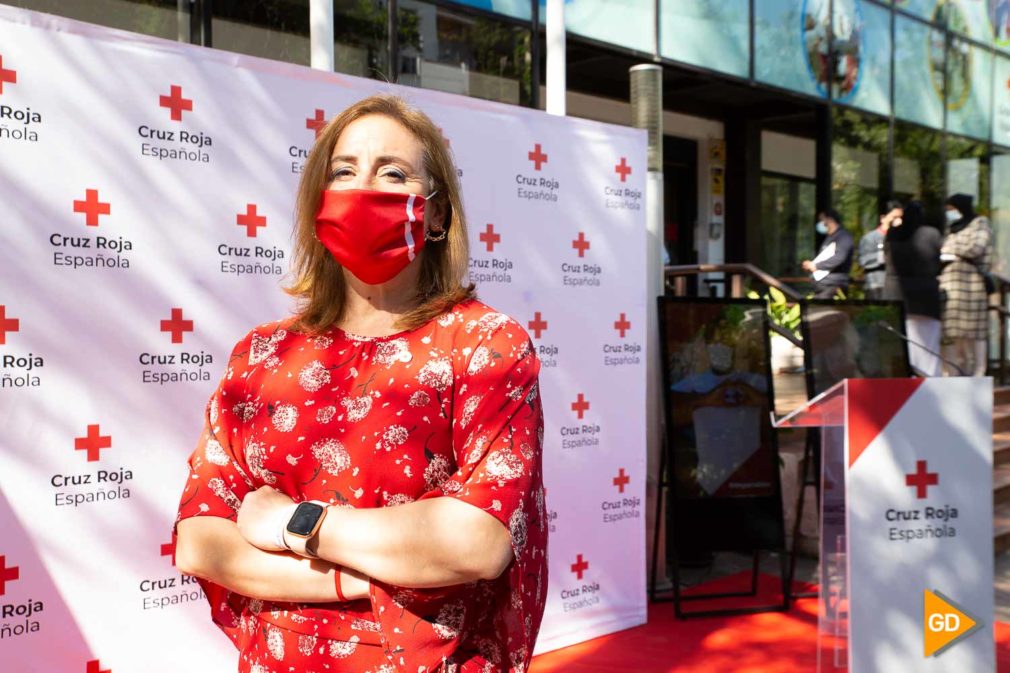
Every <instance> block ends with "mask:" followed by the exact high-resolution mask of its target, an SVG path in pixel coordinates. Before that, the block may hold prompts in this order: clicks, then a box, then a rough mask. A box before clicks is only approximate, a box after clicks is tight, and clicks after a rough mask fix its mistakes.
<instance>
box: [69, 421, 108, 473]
mask: <svg viewBox="0 0 1010 673" xmlns="http://www.w3.org/2000/svg"><path fill="white" fill-rule="evenodd" d="M109 448H112V435H103V434H102V432H101V430H99V429H98V424H97V423H95V424H93V425H89V426H88V434H87V435H86V436H84V437H77V438H75V439H74V450H75V451H87V452H88V462H89V463H94V462H96V461H97V460H98V459H99V458H101V453H100V452H101V450H102V449H109Z"/></svg>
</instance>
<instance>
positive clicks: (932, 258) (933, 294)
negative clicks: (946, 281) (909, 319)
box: [884, 205, 943, 320]
mask: <svg viewBox="0 0 1010 673" xmlns="http://www.w3.org/2000/svg"><path fill="white" fill-rule="evenodd" d="M903 220H904V221H903V223H902V225H901V226H900V227H891V228H890V229H889V230H888V231H887V239H886V243H885V246H884V249H885V254H886V257H887V278H886V279H885V280H884V299H897V300H899V301H903V302H904V303H905V313H906V314H907V315H922V316H926V317H929V318H936V319H937V320H939V319H940V281H939V279H938V276H939V275H940V246H941V244H942V243H943V236H942V235H941V234H940V231H939V230H938V229H936V228H934V227H931V226H929V225H927V224H925V222H924V217H923V215H922V213H921V211H920V210H918V209H917V208H916V207H915V206H912V205H910V206H908V207H906V209H905V216H904V218H903Z"/></svg>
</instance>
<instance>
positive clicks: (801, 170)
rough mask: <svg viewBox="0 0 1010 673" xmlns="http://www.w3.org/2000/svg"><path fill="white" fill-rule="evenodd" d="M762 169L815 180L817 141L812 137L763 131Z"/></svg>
mask: <svg viewBox="0 0 1010 673" xmlns="http://www.w3.org/2000/svg"><path fill="white" fill-rule="evenodd" d="M761 170H762V171H771V172H773V173H783V174H785V175H795V176H796V177H800V178H809V179H811V180H813V179H814V177H816V175H817V143H815V142H814V141H813V140H811V139H810V138H798V137H796V136H787V135H785V134H784V133H775V132H773V131H762V132H761Z"/></svg>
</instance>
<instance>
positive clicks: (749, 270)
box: [663, 264, 1010, 301]
mask: <svg viewBox="0 0 1010 673" xmlns="http://www.w3.org/2000/svg"><path fill="white" fill-rule="evenodd" d="M663 271H664V273H665V275H666V278H667V282H669V279H670V278H673V279H674V283H675V284H677V283H678V279H682V278H686V277H687V276H696V275H698V274H702V273H724V274H727V275H729V276H730V277H731V280H732V281H734V287H733V288H732V289H731V296H734V297H739V296H741V295H742V294H743V292H742V289H743V286H742V285H740V286H739V287H736V281H738V280H739V279H741V278H742V277H743V276H750V277H752V278H754V279H755V280H757V281H759V282H761V283H763V284H765V285H767V286H768V287H774V288H775V289H776V290H778V291H779V292H781V293H782V294H784V295H785V296H786V297H787V298H789V299H791V300H793V301H801V300H802V299H803V295H801V294H800V293H799V292H797V291H796V290H794V289H793V288H791V287H789V286H788V285H786V284H785V283H783V282H782V281H780V280H779V279H778V278H776V277H775V276H772V275H771V274H769V273H767V272H765V271H762V270H761V269H759V268H757V267H756V266H754V265H753V264H679V265H672V266H666V267H664V269H663ZM1007 282H1008V284H1010V281H1007ZM674 289H675V290H679V289H681V288H674ZM677 294H683V292H682V291H681V292H677Z"/></svg>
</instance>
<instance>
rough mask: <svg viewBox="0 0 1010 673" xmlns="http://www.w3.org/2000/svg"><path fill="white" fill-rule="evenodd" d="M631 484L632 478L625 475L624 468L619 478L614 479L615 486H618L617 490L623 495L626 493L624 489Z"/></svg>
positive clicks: (619, 472) (619, 473)
mask: <svg viewBox="0 0 1010 673" xmlns="http://www.w3.org/2000/svg"><path fill="white" fill-rule="evenodd" d="M630 482H631V477H629V476H628V475H626V474H624V468H623V467H622V468H621V469H620V471H618V473H617V476H616V477H614V486H616V487H617V490H619V491H620V492H621V493H624V487H625V486H627V485H628V484H629V483H630Z"/></svg>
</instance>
